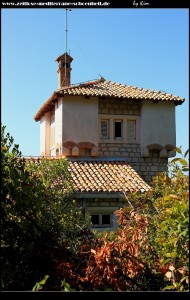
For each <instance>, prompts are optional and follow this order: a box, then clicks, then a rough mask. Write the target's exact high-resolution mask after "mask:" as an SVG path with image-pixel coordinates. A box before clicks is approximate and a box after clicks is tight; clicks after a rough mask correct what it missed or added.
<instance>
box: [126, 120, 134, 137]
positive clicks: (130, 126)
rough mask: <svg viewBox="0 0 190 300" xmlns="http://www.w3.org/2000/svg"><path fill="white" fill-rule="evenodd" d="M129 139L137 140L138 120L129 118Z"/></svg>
mask: <svg viewBox="0 0 190 300" xmlns="http://www.w3.org/2000/svg"><path fill="white" fill-rule="evenodd" d="M127 140H128V141H134V140H136V121H135V120H127Z"/></svg>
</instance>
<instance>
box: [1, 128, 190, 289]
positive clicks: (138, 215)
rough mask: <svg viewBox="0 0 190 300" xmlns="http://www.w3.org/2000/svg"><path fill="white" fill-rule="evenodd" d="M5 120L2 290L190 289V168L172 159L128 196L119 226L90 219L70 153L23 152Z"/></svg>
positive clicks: (120, 212)
mask: <svg viewBox="0 0 190 300" xmlns="http://www.w3.org/2000/svg"><path fill="white" fill-rule="evenodd" d="M5 128H6V127H5V126H2V125H1V166H2V179H1V287H2V291H63V292H64V291H189V175H188V171H189V168H188V163H187V160H186V157H187V155H188V152H189V151H188V150H187V151H186V153H185V154H184V155H183V154H182V152H181V148H176V151H177V152H178V154H180V156H181V157H180V158H175V159H173V161H172V162H171V163H170V164H168V169H169V173H160V174H157V176H156V177H155V178H154V180H153V183H152V189H151V191H149V192H146V193H144V194H137V193H133V194H132V195H130V196H125V195H124V198H125V201H126V206H124V207H122V208H121V209H119V210H118V211H116V215H117V217H118V229H117V231H116V232H108V231H105V232H103V233H98V232H96V231H95V230H91V229H90V220H86V221H84V217H83V211H82V207H80V203H79V202H78V201H77V200H76V199H75V191H74V190H73V187H72V185H71V182H70V174H69V172H68V170H67V160H66V159H59V160H48V159H44V160H41V161H38V160H35V161H32V160H30V161H29V160H27V159H24V158H22V157H21V152H20V151H19V146H18V145H16V144H14V139H13V138H12V136H10V134H9V133H7V134H6V133H5Z"/></svg>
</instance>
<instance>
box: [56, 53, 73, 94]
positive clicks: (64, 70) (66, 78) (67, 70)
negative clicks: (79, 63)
mask: <svg viewBox="0 0 190 300" xmlns="http://www.w3.org/2000/svg"><path fill="white" fill-rule="evenodd" d="M72 60H73V58H72V57H71V56H70V55H68V54H67V52H65V53H64V54H62V55H60V56H59V57H57V58H56V60H55V61H57V62H58V64H59V65H58V69H57V73H58V88H59V89H60V88H62V87H64V86H70V84H71V70H72V68H71V67H70V64H71V62H72Z"/></svg>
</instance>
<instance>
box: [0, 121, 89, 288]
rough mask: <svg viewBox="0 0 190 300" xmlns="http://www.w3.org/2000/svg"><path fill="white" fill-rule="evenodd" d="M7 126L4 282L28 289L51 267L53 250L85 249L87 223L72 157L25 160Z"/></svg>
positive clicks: (3, 187) (3, 190)
mask: <svg viewBox="0 0 190 300" xmlns="http://www.w3.org/2000/svg"><path fill="white" fill-rule="evenodd" d="M5 129H6V126H2V125H1V168H2V176H1V247H2V255H1V266H2V268H1V270H2V272H1V283H2V289H3V290H28V289H31V288H32V287H33V286H34V284H35V283H36V281H40V280H41V279H42V278H43V277H44V275H46V273H47V272H49V271H50V270H51V259H50V257H51V251H55V250H56V249H59V248H61V247H62V246H63V245H64V246H65V247H66V248H67V249H70V250H72V251H76V250H77V247H79V248H80V243H81V241H80V239H79V238H78V236H79V233H80V231H81V229H82V228H84V226H85V224H84V219H83V214H82V210H81V207H80V203H78V202H76V201H75V199H74V190H73V188H72V185H71V183H70V174H69V172H68V170H67V160H66V159H59V160H56V159H55V160H48V159H44V160H32V159H31V160H27V159H24V158H22V156H21V152H20V151H19V146H18V145H17V144H14V139H13V137H12V136H11V135H10V134H9V133H5ZM49 256H50V257H49Z"/></svg>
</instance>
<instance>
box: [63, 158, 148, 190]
mask: <svg viewBox="0 0 190 300" xmlns="http://www.w3.org/2000/svg"><path fill="white" fill-rule="evenodd" d="M68 168H69V171H70V173H71V177H72V182H73V185H74V187H75V189H76V190H77V192H91V193H97V192H123V191H124V192H126V193H129V192H137V191H139V192H145V191H148V190H149V189H151V187H150V186H149V185H148V184H147V183H146V182H144V181H143V179H142V178H141V177H140V176H139V175H138V173H137V172H136V171H135V170H134V169H133V168H132V167H131V166H130V165H129V164H128V163H126V162H125V161H69V165H68Z"/></svg>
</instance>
